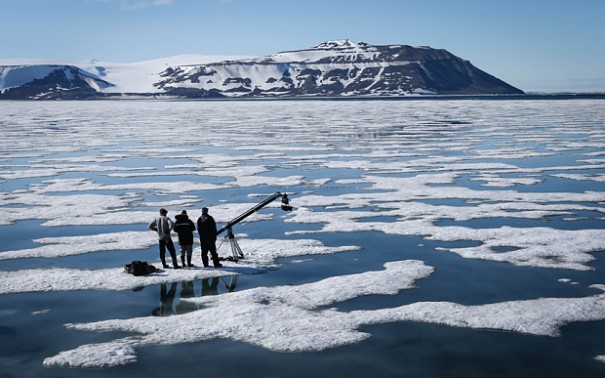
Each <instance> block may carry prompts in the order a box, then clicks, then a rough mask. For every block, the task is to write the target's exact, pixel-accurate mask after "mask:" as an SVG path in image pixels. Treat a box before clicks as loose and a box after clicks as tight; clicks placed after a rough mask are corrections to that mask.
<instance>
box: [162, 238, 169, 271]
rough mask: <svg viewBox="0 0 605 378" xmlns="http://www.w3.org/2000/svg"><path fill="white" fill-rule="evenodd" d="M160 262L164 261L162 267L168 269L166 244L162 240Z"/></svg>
mask: <svg viewBox="0 0 605 378" xmlns="http://www.w3.org/2000/svg"><path fill="white" fill-rule="evenodd" d="M160 260H162V267H163V268H168V265H167V264H166V242H165V241H164V239H160Z"/></svg>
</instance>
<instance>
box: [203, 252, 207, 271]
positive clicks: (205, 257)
mask: <svg viewBox="0 0 605 378" xmlns="http://www.w3.org/2000/svg"><path fill="white" fill-rule="evenodd" d="M202 264H204V268H207V267H208V255H205V256H204V254H203V253H202Z"/></svg>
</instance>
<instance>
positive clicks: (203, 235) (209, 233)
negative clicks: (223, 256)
mask: <svg viewBox="0 0 605 378" xmlns="http://www.w3.org/2000/svg"><path fill="white" fill-rule="evenodd" d="M197 232H198V234H199V235H200V246H201V248H202V263H203V264H204V267H207V266H208V252H210V255H211V256H212V262H213V264H214V267H215V268H218V267H221V266H223V265H222V264H221V263H220V262H219V259H218V254H217V253H216V235H217V230H216V222H215V221H214V218H213V217H212V216H211V215H210V214H208V208H207V207H204V208H203V209H202V215H201V216H200V217H199V218H198V220H197Z"/></svg>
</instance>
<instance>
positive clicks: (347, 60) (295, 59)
mask: <svg viewBox="0 0 605 378" xmlns="http://www.w3.org/2000/svg"><path fill="white" fill-rule="evenodd" d="M199 75H205V77H207V78H208V79H210V80H207V81H206V82H199V81H195V80H193V78H194V77H198V76H199ZM161 76H162V77H163V80H162V82H160V83H157V84H156V87H157V88H158V89H163V88H167V87H170V88H175V87H180V86H184V87H185V86H186V87H191V86H195V85H196V84H197V83H199V84H200V85H199V87H200V88H203V89H206V90H210V89H214V90H216V91H218V92H219V93H224V94H225V95H227V96H229V97H299V96H302V97H315V96H330V97H340V96H342V97H351V96H404V95H422V94H431V95H511V94H523V91H521V90H519V89H517V88H515V87H513V86H511V85H509V84H507V83H505V82H504V81H502V80H500V79H498V78H496V77H494V76H492V75H489V74H488V73H486V72H484V71H481V70H480V69H478V68H476V67H475V66H473V65H472V64H471V63H470V62H468V61H466V60H463V59H460V58H458V57H456V56H455V55H453V54H451V53H449V52H447V51H445V50H436V49H431V48H429V47H412V46H406V45H389V46H372V45H369V44H367V43H354V42H351V41H329V42H325V43H322V44H320V45H318V46H315V47H314V48H312V49H308V50H299V51H289V52H283V53H278V54H276V55H273V56H270V57H266V58H262V59H256V60H247V61H226V62H221V63H213V64H207V65H200V66H195V67H188V68H187V72H186V74H183V73H182V72H178V73H177V72H176V71H174V70H173V69H171V68H170V69H168V70H166V71H164V72H163V73H162V75H161ZM235 84H238V85H235Z"/></svg>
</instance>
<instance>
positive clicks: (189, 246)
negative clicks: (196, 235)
mask: <svg viewBox="0 0 605 378" xmlns="http://www.w3.org/2000/svg"><path fill="white" fill-rule="evenodd" d="M175 218H176V223H175V224H174V231H176V233H177V234H179V245H180V246H181V262H182V263H183V266H188V267H190V268H191V267H192V266H193V264H192V263H191V255H192V254H193V231H195V224H193V222H192V221H191V219H189V217H188V216H187V212H186V211H185V210H183V211H182V212H181V213H180V214H179V215H177V216H176V217H175ZM185 257H187V264H185Z"/></svg>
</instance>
